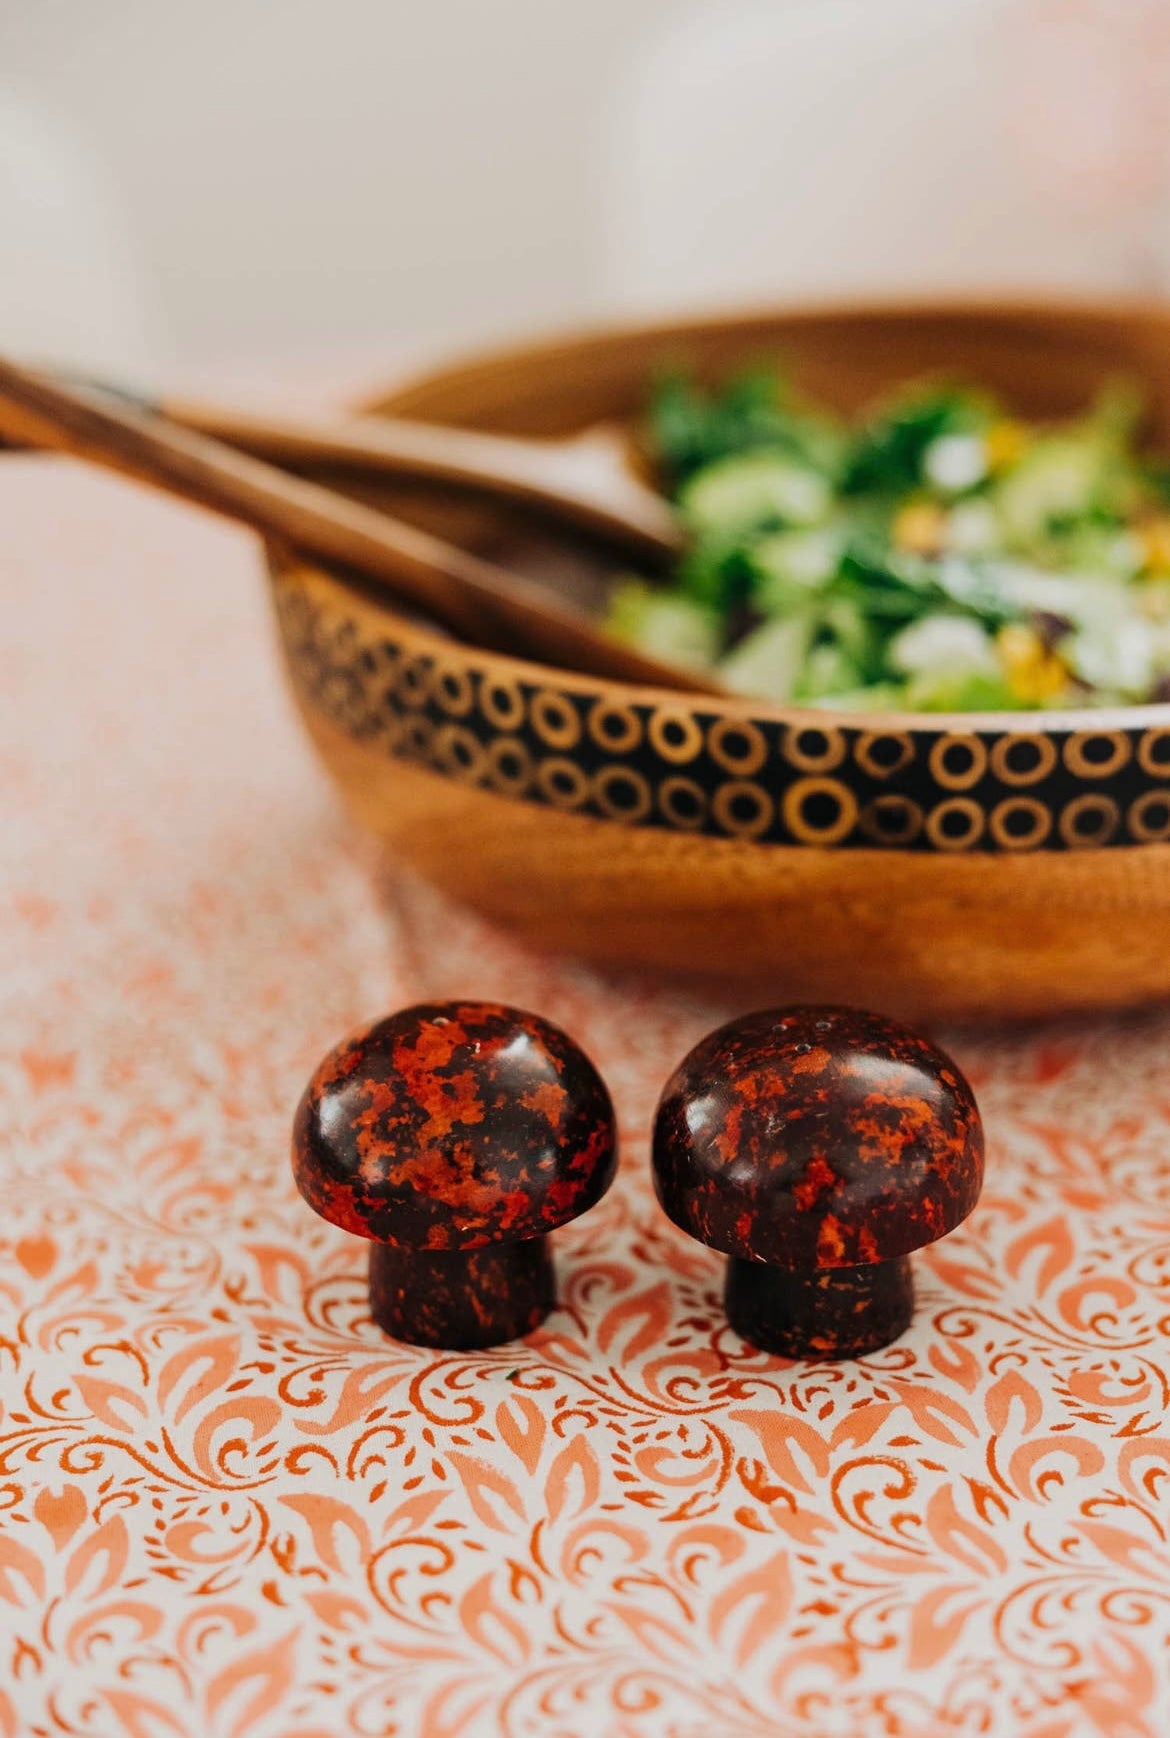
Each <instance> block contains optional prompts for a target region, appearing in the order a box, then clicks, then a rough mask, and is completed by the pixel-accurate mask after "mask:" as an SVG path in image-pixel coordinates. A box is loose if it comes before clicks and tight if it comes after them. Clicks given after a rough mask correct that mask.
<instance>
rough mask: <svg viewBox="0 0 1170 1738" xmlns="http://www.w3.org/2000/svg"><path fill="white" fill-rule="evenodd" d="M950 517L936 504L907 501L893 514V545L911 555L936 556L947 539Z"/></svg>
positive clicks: (932, 502)
mask: <svg viewBox="0 0 1170 1738" xmlns="http://www.w3.org/2000/svg"><path fill="white" fill-rule="evenodd" d="M946 528H947V516H946V514H945V513H944V512H943V510H942V508H941V507H940V506H938V505H937V503H935V502H934V501H908V502H907V503H906V505H905V506H904V507H901V508H899V510H898V512H897V513H896V514H895V515H894V523H893V526H892V528H891V530H892V535H893V539H894V546H895V548H897V549H902V550H905V552H906V553H907V554H908V555H937V554H938V553H939V551H940V550H941V549H942V546H943V540H944V538H945V536H946Z"/></svg>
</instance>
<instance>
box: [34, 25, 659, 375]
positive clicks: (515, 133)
mask: <svg viewBox="0 0 1170 1738" xmlns="http://www.w3.org/2000/svg"><path fill="white" fill-rule="evenodd" d="M672 9H673V10H674V11H677V10H679V8H678V5H677V0H588V3H587V4H585V3H582V4H580V5H578V4H570V3H567V0H199V3H198V4H193V3H188V0H0V99H2V98H3V96H4V94H5V93H7V94H8V95H9V96H13V95H16V96H19V97H20V98H21V100H22V102H24V103H27V102H28V101H29V100H30V99H35V100H37V101H38V102H40V103H43V104H46V105H49V106H50V107H51V108H52V109H53V111H54V113H55V114H56V115H57V116H59V117H65V118H67V120H68V122H69V124H70V126H71V128H72V129H73V131H74V133H75V135H76V136H77V137H78V138H80V140H81V141H82V142H83V144H84V146H85V148H86V149H88V150H89V151H92V152H94V153H95V154H96V155H97V156H98V157H99V158H100V159H101V162H102V164H103V165H104V167H105V170H106V171H107V174H108V181H109V182H110V183H112V184H113V187H114V190H115V193H116V196H117V198H118V199H120V201H121V203H122V206H123V210H124V212H125V213H127V214H128V216H129V219H130V227H131V228H132V230H133V233H134V235H135V236H136V238H137V242H138V247H139V251H140V254H141V263H142V266H143V269H144V271H145V274H146V275H147V277H148V279H149V280H150V282H151V284H152V286H153V288H154V289H155V290H156V292H157V300H158V303H159V306H160V308H161V310H162V313H163V317H164V324H165V327H166V334H167V337H168V338H169V340H170V342H171V343H172V344H173V346H174V348H175V350H176V352H177V353H179V354H180V355H181V356H183V357H199V356H203V355H216V356H218V355H221V354H223V353H225V352H228V351H230V352H233V353H241V354H247V353H256V352H261V353H264V354H272V355H282V356H283V355H287V354H288V353H289V352H290V350H294V349H295V348H296V347H297V346H298V345H305V346H309V347H313V348H315V347H317V346H319V345H321V344H323V343H324V342H326V341H331V342H334V343H336V344H338V345H340V346H352V347H354V348H355V349H356V348H359V347H361V346H362V345H364V344H367V343H370V342H381V341H383V340H386V341H389V342H393V341H394V339H395V337H396V335H397V334H410V335H411V336H416V335H417V336H418V337H419V338H420V339H422V340H423V341H426V340H427V339H428V338H430V337H432V336H435V337H438V338H444V337H446V335H447V334H449V333H450V334H452V335H458V334H459V333H461V332H467V333H468V334H469V335H470V334H471V333H473V332H483V333H489V332H495V331H498V330H503V329H508V328H513V329H519V328H520V327H523V326H524V325H525V324H526V323H530V322H533V321H536V322H541V321H547V320H556V319H559V318H561V317H565V318H572V317H573V316H575V315H576V314H577V313H578V312H580V311H582V310H584V309H587V308H588V307H589V306H590V305H592V304H593V303H594V302H595V301H596V299H597V296H598V293H599V291H598V283H597V271H598V264H597V262H598V258H599V248H598V227H599V221H600V220H599V214H598V208H597V194H596V186H595V183H594V181H593V179H592V169H591V160H592V156H593V152H594V138H595V126H596V116H597V108H598V104H599V102H600V101H601V100H602V97H603V93H604V92H605V90H606V89H607V88H608V86H609V84H610V82H611V80H612V79H613V77H614V75H615V71H616V69H617V68H618V67H619V66H620V64H621V63H622V61H623V59H624V58H626V57H628V56H629V55H630V54H631V53H632V52H636V48H637V45H638V42H639V39H640V38H641V37H642V36H643V34H644V33H645V32H646V31H647V30H648V29H652V28H653V26H654V25H655V24H656V23H658V22H659V21H661V20H662V19H663V18H665V16H666V15H667V14H668V13H669V12H671V11H672ZM2 269H3V242H2V239H0V271H2Z"/></svg>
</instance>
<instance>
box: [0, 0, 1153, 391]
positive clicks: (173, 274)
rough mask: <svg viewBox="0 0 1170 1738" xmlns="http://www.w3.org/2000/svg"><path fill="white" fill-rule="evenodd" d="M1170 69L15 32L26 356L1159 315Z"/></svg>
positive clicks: (507, 28) (201, 9)
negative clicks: (951, 303) (621, 314)
mask: <svg viewBox="0 0 1170 1738" xmlns="http://www.w3.org/2000/svg"><path fill="white" fill-rule="evenodd" d="M1163 26H1166V27H1167V28H1165V29H1164V28H1162V27H1163ZM1168 39H1170V0H198V3H196V0H0V341H2V342H3V343H5V344H7V345H9V346H10V347H16V348H18V349H23V350H24V351H25V352H26V353H31V352H33V351H40V352H53V353H55V354H57V355H61V354H66V355H73V356H75V357H76V358H77V359H78V360H106V359H109V360H111V361H118V360H124V361H125V362H127V363H134V362H140V363H141V365H142V366H143V367H144V368H164V369H165V368H170V367H177V368H195V369H197V368H199V367H201V366H203V365H204V364H206V363H209V362H213V363H215V364H217V365H222V364H224V363H225V362H231V361H232V360H233V359H247V361H248V364H249V366H253V367H254V368H255V369H256V371H257V373H258V375H262V374H263V371H264V368H265V367H266V366H267V365H269V362H270V359H272V360H276V361H279V362H280V363H281V364H282V365H283V364H289V363H296V364H297V365H303V366H306V367H310V366H311V367H318V366H320V365H322V364H325V363H327V364H328V365H329V366H337V365H343V364H344V361H345V358H347V357H354V358H359V357H360V358H366V359H375V358H377V357H379V356H381V355H385V357H386V358H387V359H390V358H393V359H395V360H397V359H398V358H399V357H400V356H402V355H403V354H404V353H408V354H411V353H418V354H422V353H425V352H426V351H428V350H434V349H436V348H439V347H442V346H444V345H449V344H466V343H468V342H474V341H478V340H479V339H481V338H488V337H493V336H496V335H498V334H503V333H510V332H519V331H524V330H526V329H530V328H532V327H534V326H536V327H542V326H550V325H556V324H560V323H570V322H572V321H574V320H576V319H579V318H580V317H582V316H589V315H592V314H594V313H597V312H601V311H605V310H608V309H610V308H616V307H620V306H628V305H633V304H638V305H641V306H646V305H648V304H654V303H658V304H662V303H673V304H684V303H687V302H691V303H694V302H696V301H703V300H710V299H713V298H716V299H721V300H728V299H735V298H737V297H743V298H748V299H750V298H752V297H757V298H758V297H762V296H766V295H775V296H784V295H786V294H788V295H792V294H810V293H816V294H819V293H823V292H828V293H834V292H837V293H840V292H842V291H857V290H865V289H872V288H878V289H896V288H903V289H905V288H914V287H929V288H935V289H937V288H940V287H944V288H945V287H951V288H954V287H959V286H965V285H980V286H983V287H992V288H994V287H1016V288H1019V287H1054V286H1055V287H1059V286H1065V287H1072V288H1076V289H1081V290H1084V289H1091V288H1093V287H1098V288H1103V289H1118V288H1120V289H1127V288H1128V289H1149V288H1151V287H1158V286H1159V285H1160V283H1161V281H1162V278H1163V276H1164V274H1163V263H1164V259H1165V254H1166V249H1165V247H1164V245H1163V243H1164V240H1165V235H1166V233H1170V222H1164V221H1163V219H1164V217H1165V208H1166V204H1167V200H1166V188H1167V185H1168V184H1170V175H1168V173H1167V169H1168V167H1170V76H1168V74H1167V67H1168V66H1170V40H1168ZM1135 165H1136V167H1135Z"/></svg>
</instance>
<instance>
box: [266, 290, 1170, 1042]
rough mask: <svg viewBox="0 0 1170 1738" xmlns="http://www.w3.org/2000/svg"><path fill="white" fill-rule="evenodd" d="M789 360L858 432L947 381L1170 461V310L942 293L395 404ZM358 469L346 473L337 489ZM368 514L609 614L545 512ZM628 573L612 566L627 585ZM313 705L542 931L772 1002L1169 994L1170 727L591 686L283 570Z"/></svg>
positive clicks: (1092, 714)
mask: <svg viewBox="0 0 1170 1738" xmlns="http://www.w3.org/2000/svg"><path fill="white" fill-rule="evenodd" d="M772 359H780V360H782V361H783V363H784V364H785V366H786V367H787V368H788V369H789V371H790V373H791V375H792V376H793V378H794V379H795V381H796V383H797V384H798V386H799V387H801V388H802V389H805V390H807V391H808V392H809V393H810V394H812V395H813V396H815V397H818V398H821V399H823V400H825V401H827V402H828V403H830V404H834V405H836V406H838V407H839V408H840V409H842V410H845V411H853V410H856V409H857V408H858V407H859V406H861V405H863V404H865V403H866V402H867V401H869V400H871V399H873V398H874V397H876V396H879V395H881V394H882V393H884V392H886V391H888V390H889V389H891V388H894V387H896V386H898V385H899V384H900V383H902V382H904V381H906V380H907V379H910V378H913V377H915V376H919V375H921V374H923V373H927V372H931V371H936V372H937V371H943V372H946V373H949V374H952V375H960V376H962V377H963V378H965V379H968V380H970V381H972V382H974V383H977V384H982V385H985V386H987V387H989V388H991V389H992V390H993V391H995V392H998V393H1000V394H1002V395H1003V397H1004V398H1005V399H1006V400H1007V401H1008V403H1009V404H1010V405H1011V406H1012V407H1013V408H1014V409H1016V410H1017V411H1019V412H1020V413H1022V414H1024V415H1028V416H1041V417H1043V416H1052V415H1056V416H1060V415H1064V414H1075V413H1079V412H1080V411H1082V410H1083V408H1084V406H1085V405H1086V403H1087V401H1088V400H1089V398H1090V396H1091V395H1092V393H1093V391H1094V389H1095V388H1096V387H1097V386H1098V385H1099V384H1100V383H1101V381H1102V380H1103V379H1104V378H1107V377H1109V376H1111V375H1118V374H1121V375H1126V376H1129V377H1130V378H1132V379H1134V380H1135V381H1137V382H1139V383H1140V384H1141V385H1142V386H1143V387H1144V389H1145V390H1146V392H1147V394H1148V399H1149V406H1150V441H1151V445H1152V446H1154V447H1155V448H1156V447H1159V446H1160V447H1162V448H1164V449H1165V450H1166V451H1167V452H1170V309H1165V310H1163V309H1159V308H1149V307H1132V306H1127V305H1110V306H1092V307H1086V306H1083V305H1079V304H1078V305H1075V306H1069V305H1065V304H1059V303H1054V304H1052V305H1047V304H1038V303H1029V304H1013V305H1005V304H1000V305H996V306H991V305H972V304H964V305H957V304H950V305H930V306H924V305H916V306H897V307H884V306H883V307H866V308H851V309H829V310H811V311H800V312H787V313H785V312H777V313H765V314H755V315H750V316H746V317H732V318H720V319H712V320H706V321H700V322H694V323H689V324H675V325H657V326H639V327H631V328H623V329H615V330H612V331H606V332H602V333H600V334H595V335H590V336H586V337H581V338H576V339H570V340H567V341H562V342H558V343H544V344H534V345H532V346H531V347H527V348H524V349H521V350H513V351H510V352H508V353H501V354H493V355H487V356H484V357H482V358H480V359H478V360H476V361H473V362H471V363H468V364H464V365H462V366H458V367H453V368H448V369H444V370H441V371H438V372H435V373H431V374H428V375H427V376H425V377H423V378H422V379H419V380H416V381H414V382H413V383H412V384H410V385H407V386H404V387H401V388H399V389H398V390H397V391H395V392H394V393H393V394H391V395H390V396H388V397H385V398H383V399H381V400H379V401H378V403H377V404H376V405H375V406H373V408H374V409H382V410H384V411H393V412H395V413H398V414H402V415H408V416H412V417H420V418H429V419H432V420H434V421H436V422H451V423H458V424H464V425H467V426H469V427H475V428H487V429H497V430H501V431H504V432H513V433H518V434H527V435H547V436H553V437H555V436H564V435H569V434H572V433H574V432H576V431H579V430H580V429H582V428H585V427H587V426H589V425H591V424H594V423H600V422H613V421H615V420H617V421H628V422H630V423H636V422H637V419H638V418H639V416H640V414H641V412H642V410H643V408H644V405H645V402H646V395H647V389H648V383H649V382H650V381H651V379H652V377H653V376H654V374H655V373H656V371H658V370H659V369H661V368H662V367H663V366H664V365H670V364H674V363H682V364H685V365H687V366H689V367H690V368H692V369H693V370H694V371H695V372H696V373H697V374H698V375H699V376H700V377H706V378H709V379H712V380H718V379H720V378H723V377H725V376H726V375H727V373H728V372H729V371H732V370H734V369H735V368H736V367H738V366H741V365H744V364H750V363H752V362H760V361H767V360H772ZM331 480H334V481H336V479H335V478H334V479H331ZM364 492H365V494H366V496H367V497H368V498H373V499H376V500H378V501H382V502H384V503H385V504H386V505H387V506H389V507H391V508H392V509H393V511H395V512H396V513H399V514H401V515H403V516H404V517H407V518H411V519H413V520H414V521H415V522H416V523H418V524H420V525H423V526H425V527H427V528H428V529H432V530H436V531H438V532H440V533H441V534H442V535H444V536H446V537H449V538H451V539H452V540H454V541H456V542H462V543H464V544H465V545H467V546H468V547H473V548H477V549H480V550H485V551H489V552H490V553H492V554H493V555H494V556H495V558H496V559H508V560H513V561H515V562H516V563H517V564H518V565H519V566H521V567H523V568H525V569H526V570H527V571H530V572H533V573H535V574H537V575H543V576H544V577H545V578H546V579H547V580H548V581H549V583H550V584H555V585H558V586H564V587H568V588H569V589H571V590H574V591H575V592H576V593H577V594H578V595H581V596H590V595H594V594H596V592H597V589H598V585H599V577H600V575H601V573H602V571H603V569H602V567H600V566H599V558H598V557H597V556H596V555H595V554H586V553H579V554H573V553H572V552H569V553H566V547H565V544H564V540H563V539H560V538H554V537H550V535H549V534H548V533H547V532H541V531H539V530H536V529H533V528H532V526H531V524H527V523H525V521H524V520H522V519H520V518H518V517H517V516H516V512H515V510H514V509H509V508H505V507H497V506H496V505H495V504H483V503H480V502H475V503H473V504H472V503H469V502H468V501H467V499H465V498H461V497H458V496H456V495H454V494H451V493H444V492H442V491H435V490H431V491H430V492H427V491H425V490H423V489H420V488H418V487H416V488H414V489H413V490H411V489H408V488H406V487H389V486H385V485H380V486H378V487H377V488H376V489H371V488H370V487H369V486H365V487H364ZM610 565H611V566H612V563H611V564H610ZM270 566H271V575H272V588H273V594H274V598H275V603H276V613H277V619H278V623H279V634H280V644H281V647H282V651H283V656H284V659H285V663H286V666H287V669H288V674H289V676H290V678H291V682H292V688H293V692H294V695H295V697H296V702H297V705H298V707H299V709H300V712H301V715H302V717H303V719H304V721H305V724H306V726H307V728H308V731H309V734H310V736H311V738H312V740H313V742H314V743H315V744H316V747H317V749H318V751H319V753H320V754H321V756H322V758H323V760H324V762H325V765H326V767H327V768H328V771H329V773H330V774H331V776H332V778H333V779H334V781H335V782H336V784H337V787H338V790H339V792H340V794H341V796H342V798H343V800H344V802H345V804H346V806H347V807H348V809H349V811H350V812H351V814H352V815H353V816H354V818H355V819H356V820H357V821H358V822H359V824H360V825H361V826H363V827H364V828H366V829H368V830H369V831H370V832H371V833H373V834H374V835H375V836H376V837H377V838H378V839H379V840H381V841H383V842H384V843H385V844H386V845H387V846H388V847H389V848H390V850H391V851H392V852H393V853H394V855H395V857H396V858H398V859H399V860H404V861H405V862H407V863H409V864H411V865H412V866H414V867H415V868H416V869H418V870H419V871H421V872H422V874H424V875H425V876H426V877H427V878H429V879H430V880H431V881H432V882H434V883H436V884H437V885H438V886H440V887H441V888H443V889H444V890H445V891H446V892H447V893H449V894H451V895H454V896H456V897H457V898H458V899H460V900H463V901H466V902H468V903H470V904H471V905H473V906H475V907H477V908H478V909H479V910H481V911H482V912H484V913H486V914H487V915H488V916H489V917H491V918H493V919H495V920H497V921H498V922H500V923H501V924H504V925H507V926H509V927H510V928H511V929H513V930H515V931H518V932H520V933H521V934H522V936H523V937H524V938H526V939H527V940H528V941H529V942H530V943H532V944H535V945H537V946H539V947H542V948H549V949H553V950H556V951H563V952H566V953H570V954H576V955H579V956H583V957H587V958H590V959H593V960H597V961H601V962H605V963H607V964H611V965H621V966H633V967H635V968H651V969H652V970H654V971H662V972H668V973H670V974H675V973H681V974H684V975H687V976H690V975H697V976H699V977H708V978H712V979H717V980H719V981H720V982H721V983H722V984H724V985H725V984H726V983H727V982H728V981H729V980H732V981H734V983H735V985H736V991H735V993H736V994H737V995H738V996H740V998H741V999H742V1000H743V1001H744V1002H745V1003H746V1002H747V1001H748V1000H752V1001H756V1000H759V999H761V998H763V999H764V1000H767V999H775V1000H785V999H802V1000H810V999H815V1000H826V1001H845V1002H858V1003H863V1004H867V1005H870V1006H873V1007H876V1008H879V1009H882V1010H885V1011H888V1012H893V1013H899V1014H904V1015H907V1016H911V1017H917V1018H927V1019H929V1018H969V1017H975V1018H979V1019H987V1018H993V1019H998V1018H1001V1017H1018V1016H1028V1017H1031V1016H1049V1015H1057V1014H1064V1013H1069V1012H1072V1011H1076V1010H1090V1009H1097V1008H1107V1007H1124V1006H1129V1005H1134V1004H1138V1003H1142V1002H1146V1001H1150V1000H1153V999H1156V998H1159V997H1162V996H1165V995H1166V994H1167V993H1170V706H1168V705H1149V706H1136V707H1131V708H1128V709H1126V710H1124V711H1117V710H1115V711H1110V712H1103V711H1081V712H1070V711H1062V712H1057V711H1049V712H1028V713H1018V714H1006V713H985V714H956V715H942V714H933V713H932V714H926V713H921V714H894V713H882V714H866V715H864V716H862V715H858V714H856V713H854V714H849V713H829V712H825V711H821V710H816V711H809V710H805V709H800V708H792V707H783V706H769V705H766V704H763V703H756V702H749V701H743V700H738V699H731V698H728V699H726V700H719V699H708V698H706V697H700V696H695V695H687V694H684V693H682V692H674V691H670V690H655V689H649V688H636V687H630V686H627V685H625V684H622V683H617V682H608V681H604V680H601V679H594V678H590V677H583V676H577V675H572V674H569V673H567V672H565V671H562V670H560V669H555V668H552V667H549V666H545V665H539V664H533V663H526V662H523V661H521V660H519V659H515V658H508V657H504V656H500V655H498V654H496V653H492V652H486V651H482V650H479V649H477V648H475V647H472V646H468V645H464V644H462V643H460V642H457V641H455V640H453V639H451V638H450V637H449V636H447V635H445V634H443V633H442V632H441V631H440V630H438V629H436V628H435V627H433V626H431V625H428V624H427V623H426V622H424V621H421V620H417V619H410V618H408V617H406V616H405V615H404V614H403V613H402V612H401V611H399V610H398V609H396V608H394V607H393V606H392V605H390V604H389V603H387V602H386V601H385V600H384V599H381V598H379V597H378V596H377V595H376V593H374V592H373V591H371V590H370V589H368V588H366V587H363V586H361V585H360V584H358V583H355V581H354V580H353V579H352V578H348V577H346V576H345V575H344V574H342V573H340V572H329V571H325V570H324V569H321V568H318V567H310V566H306V565H304V564H303V563H299V562H295V561H293V560H292V559H291V558H289V557H288V556H286V555H285V554H283V553H282V552H280V551H279V550H276V549H274V550H272V552H271V563H270Z"/></svg>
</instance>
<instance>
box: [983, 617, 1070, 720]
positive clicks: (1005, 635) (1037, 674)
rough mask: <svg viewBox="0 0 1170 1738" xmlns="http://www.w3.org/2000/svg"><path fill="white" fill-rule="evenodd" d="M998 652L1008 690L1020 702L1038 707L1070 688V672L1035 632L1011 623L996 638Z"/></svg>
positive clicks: (1019, 623) (1020, 624)
mask: <svg viewBox="0 0 1170 1738" xmlns="http://www.w3.org/2000/svg"><path fill="white" fill-rule="evenodd" d="M995 649H996V651H997V652H998V654H999V661H1000V663H1001V664H1002V665H1003V673H1004V675H1005V677H1006V678H1007V684H1008V687H1009V688H1010V689H1011V691H1012V693H1013V694H1014V695H1015V697H1016V699H1017V700H1020V701H1022V702H1024V703H1032V704H1034V703H1036V702H1039V701H1044V700H1053V699H1055V698H1056V696H1057V695H1058V694H1061V693H1063V692H1064V689H1065V688H1066V687H1067V685H1068V669H1067V667H1066V665H1065V664H1064V663H1063V661H1062V660H1061V659H1060V658H1058V657H1057V655H1056V653H1055V652H1053V651H1051V650H1050V649H1049V648H1048V647H1047V646H1046V645H1045V644H1044V641H1043V640H1042V639H1041V638H1040V636H1039V634H1038V633H1037V632H1036V630H1035V629H1034V628H1029V627H1025V626H1024V624H1023V623H1022V622H1009V623H1008V625H1007V626H1006V627H1002V628H1000V630H999V633H998V634H997V635H996V637H995Z"/></svg>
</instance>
